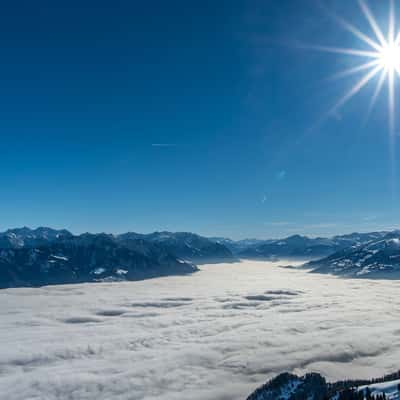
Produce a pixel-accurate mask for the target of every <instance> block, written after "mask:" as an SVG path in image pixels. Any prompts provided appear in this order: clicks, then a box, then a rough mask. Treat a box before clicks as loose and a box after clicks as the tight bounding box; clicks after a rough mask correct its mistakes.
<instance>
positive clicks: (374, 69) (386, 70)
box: [312, 0, 400, 135]
mask: <svg viewBox="0 0 400 400" xmlns="http://www.w3.org/2000/svg"><path fill="white" fill-rule="evenodd" d="M358 4H359V6H360V9H361V12H362V13H363V15H364V16H365V18H366V19H367V21H368V23H369V25H370V27H371V33H372V34H371V35H368V34H366V33H364V32H362V31H361V30H359V29H358V28H357V27H355V26H354V25H353V24H351V23H349V22H348V21H346V20H344V19H343V18H341V17H340V16H337V15H333V17H334V18H335V19H336V21H337V22H338V23H339V24H340V25H341V26H342V27H343V28H344V29H346V30H347V31H349V32H351V33H352V34H353V35H354V36H356V37H357V39H359V40H360V41H361V42H363V44H364V49H356V48H343V47H326V46H312V48H314V49H316V50H320V51H327V52H331V53H339V54H343V55H346V56H353V57H356V58H360V59H362V58H364V59H365V60H364V62H363V63H362V64H359V65H357V66H356V67H353V68H350V69H347V70H345V71H342V72H339V73H338V74H336V75H335V78H342V77H347V76H350V75H356V74H361V73H362V74H361V77H360V78H358V80H357V81H356V82H355V84H354V85H353V86H352V87H351V88H350V89H349V91H348V92H347V93H345V94H344V95H343V97H342V98H340V99H339V100H338V102H337V103H336V104H335V105H334V107H333V108H332V109H331V113H336V112H337V111H338V109H339V108H341V107H342V106H343V105H344V104H345V103H347V102H348V101H349V100H350V99H351V98H353V97H354V96H355V95H356V94H357V93H358V92H360V91H361V89H363V88H364V87H365V86H366V85H367V84H368V83H369V82H370V81H371V80H372V79H373V78H375V77H378V78H377V79H376V84H375V85H376V86H375V90H374V92H373V95H372V97H371V100H370V105H369V108H368V111H367V117H368V116H369V114H370V112H371V111H372V109H373V107H374V105H375V102H376V100H377V98H378V96H379V95H380V93H381V92H382V89H383V86H384V84H387V92H388V120H389V129H390V132H391V134H392V135H394V131H395V100H396V99H395V86H396V79H399V78H400V32H399V31H397V32H396V24H395V8H394V1H393V0H388V5H389V13H388V14H389V19H388V24H387V27H385V28H386V29H383V28H382V27H380V26H379V24H378V22H377V20H376V19H375V17H374V14H373V13H372V11H371V9H370V8H369V6H368V4H367V2H366V0H358ZM384 32H387V33H384ZM365 44H367V45H368V47H367V49H365Z"/></svg>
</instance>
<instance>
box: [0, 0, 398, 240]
mask: <svg viewBox="0 0 400 400" xmlns="http://www.w3.org/2000/svg"><path fill="white" fill-rule="evenodd" d="M320 4H321V2H319V1H316V0H279V1H275V0H270V1H268V0H260V1H253V0H250V1H249V0H242V1H235V0H229V1H228V0H218V1H215V0H213V1H211V0H210V1H208V0H202V1H197V0H194V1H178V0H171V1H146V2H144V1H140V2H139V1H128V0H126V1H122V0H113V1H103V0H96V1H88V0H79V1H76V0H69V1H63V0H62V1H44V0H38V1H35V2H32V1H18V0H17V1H13V2H7V3H4V4H3V6H2V12H1V15H0V47H1V63H0V85H1V86H0V105H1V107H0V130H1V133H0V134H1V141H0V149H1V157H0V180H1V187H2V190H1V195H0V221H1V224H0V228H2V229H6V228H9V227H15V226H22V225H28V226H32V227H35V226H39V225H46V226H52V227H59V228H61V227H65V228H68V229H70V230H72V231H73V232H77V233H78V232H83V231H94V232H99V231H107V232H122V231H128V230H133V231H141V232H149V231H153V230H173V231H182V230H184V231H195V232H198V233H201V234H205V235H223V236H230V237H233V238H244V237H260V238H267V237H277V236H283V235H288V234H293V233H305V234H311V235H328V234H336V233H344V232H350V231H355V230H360V231H368V230H373V229H384V228H392V227H396V226H397V222H398V221H399V217H400V209H399V207H398V200H399V199H398V197H397V193H396V191H397V189H396V177H395V176H394V175H393V173H392V172H391V170H392V169H394V170H396V169H397V170H398V169H399V168H398V167H399V164H393V163H392V162H391V159H390V156H389V155H390V151H389V147H390V141H389V134H388V124H387V118H388V117H387V98H386V89H385V92H384V94H383V95H382V96H381V97H380V99H379V101H378V103H377V105H376V107H375V109H374V111H373V113H372V114H371V116H370V118H369V121H368V122H367V123H366V122H365V115H366V110H367V109H368V104H369V101H370V98H371V95H372V93H373V90H374V85H373V84H371V85H368V87H367V88H366V89H365V90H363V91H362V93H360V94H359V95H358V96H357V97H356V98H354V100H352V101H351V102H349V103H348V104H346V106H345V107H344V108H343V109H341V110H340V112H338V113H335V114H334V115H328V116H327V117H325V118H323V119H321V118H322V117H323V116H324V115H325V116H326V113H327V112H328V111H329V109H330V108H331V107H332V105H333V104H334V103H335V102H336V101H337V100H338V98H339V97H341V96H342V95H343V93H344V92H345V91H346V90H348V89H349V88H350V86H351V85H352V84H354V83H355V80H356V77H349V78H346V79H342V80H329V79H327V78H328V77H330V76H331V75H333V74H334V73H336V72H338V71H340V70H341V69H343V68H345V67H348V66H351V65H354V63H355V62H356V61H359V60H355V58H354V57H346V56H342V55H337V54H327V53H321V52H317V51H313V50H309V49H305V48H304V46H302V45H299V44H300V43H302V44H303V43H304V44H313V45H333V46H340V47H360V45H361V47H362V43H361V44H360V41H358V40H357V39H355V38H354V37H353V36H352V35H351V34H349V33H348V32H346V31H344V30H342V29H341V28H340V27H339V26H338V25H337V23H336V22H335V21H334V20H333V19H331V18H330V17H329V16H328V15H327V13H326V11H325V10H324V8H323V7H321V6H320ZM324 4H326V5H328V6H330V7H332V9H333V10H335V11H336V12H338V13H339V14H340V15H342V16H344V17H346V18H348V19H350V20H351V21H352V23H354V24H357V26H359V27H360V28H361V29H363V30H364V31H368V24H367V22H366V21H365V19H364V18H363V17H362V15H361V13H360V10H359V8H358V6H357V2H356V1H348V0H340V1H339V0H334V1H330V2H329V1H328V2H327V1H325V2H324ZM370 5H371V7H372V8H373V9H374V11H375V12H376V14H377V16H378V17H379V20H380V22H382V24H383V25H384V24H385V21H386V18H387V16H386V15H387V11H388V7H387V2H386V1H374V2H372V1H370ZM398 15H399V16H400V12H399V13H398ZM399 26H400V25H399ZM399 120H400V119H399ZM399 126H400V121H399ZM395 152H397V151H396V149H395Z"/></svg>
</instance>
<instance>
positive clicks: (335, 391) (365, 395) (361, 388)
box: [247, 372, 400, 400]
mask: <svg viewBox="0 0 400 400" xmlns="http://www.w3.org/2000/svg"><path fill="white" fill-rule="evenodd" d="M399 378H400V372H396V373H394V374H391V375H387V376H384V377H382V378H378V379H371V380H346V381H339V382H334V383H328V382H326V380H325V378H324V377H323V376H321V375H320V374H317V373H309V374H306V375H304V376H297V375H294V374H290V373H287V372H286V373H283V374H280V375H278V376H277V377H275V378H274V379H272V380H270V381H269V382H267V383H266V384H265V385H263V386H261V387H259V388H258V389H257V390H255V391H254V392H253V393H252V394H251V395H250V396H249V397H248V398H247V400H398V399H399V398H400V386H399V385H400V379H399Z"/></svg>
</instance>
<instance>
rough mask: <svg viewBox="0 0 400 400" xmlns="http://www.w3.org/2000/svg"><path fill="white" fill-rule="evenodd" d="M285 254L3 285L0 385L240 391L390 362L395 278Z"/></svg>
mask: <svg viewBox="0 0 400 400" xmlns="http://www.w3.org/2000/svg"><path fill="white" fill-rule="evenodd" d="M288 264H291V265H293V264H294V263H293V262H284V261H281V262H274V263H273V262H261V261H242V262H238V263H232V264H215V265H203V266H201V267H200V271H199V272H197V273H195V274H193V275H188V276H180V277H164V278H157V279H151V280H145V281H139V282H120V283H99V284H93V283H90V284H78V285H66V286H49V287H43V288H21V289H5V290H1V291H0V321H1V324H0V391H1V393H2V396H4V398H7V399H8V400H17V399H22V398H26V399H28V398H29V399H35V400H39V399H40V400H42V399H46V400H53V399H63V400H64V399H78V398H79V399H94V398H95V399H98V400H108V399H111V398H112V399H117V400H128V399H138V400H139V399H149V400H156V399H157V400H177V399H194V400H200V399H202V400H211V399H212V400H223V399H226V400H227V399H233V400H239V399H245V398H246V397H247V395H248V394H250V392H252V391H253V390H254V389H255V388H256V387H257V386H259V385H260V384H262V383H264V382H265V381H266V380H267V379H268V378H270V377H272V376H274V375H276V374H277V373H280V372H282V371H292V372H295V373H303V372H305V371H316V372H321V373H323V374H325V375H326V376H327V378H328V379H332V380H336V379H341V378H359V377H373V376H380V375H382V374H384V373H386V372H392V371H394V370H397V369H398V360H399V358H400V326H399V323H398V321H399V320H400V297H399V296H398V294H399V290H400V282H399V281H390V280H385V281H379V280H352V279H341V278H336V277H332V276H328V275H318V274H309V273H307V271H304V270H302V269H294V268H282V267H281V266H282V265H288Z"/></svg>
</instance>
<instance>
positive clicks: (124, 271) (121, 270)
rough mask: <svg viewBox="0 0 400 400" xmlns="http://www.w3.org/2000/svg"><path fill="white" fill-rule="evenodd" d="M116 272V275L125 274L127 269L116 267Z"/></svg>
mask: <svg viewBox="0 0 400 400" xmlns="http://www.w3.org/2000/svg"><path fill="white" fill-rule="evenodd" d="M116 272H117V274H118V275H126V274H127V273H128V271H127V270H126V269H122V268H120V269H117V271H116Z"/></svg>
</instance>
